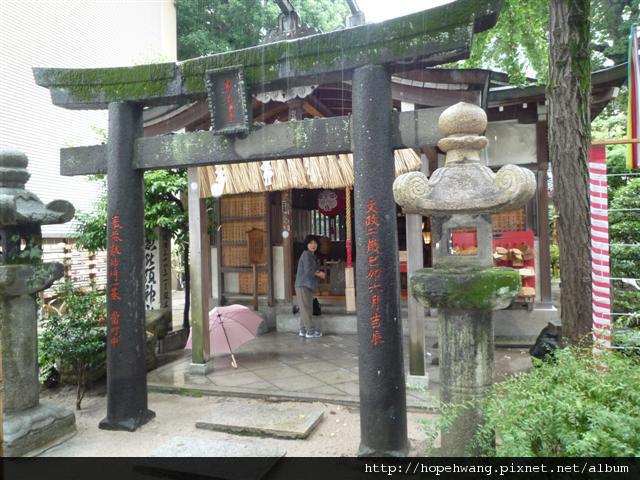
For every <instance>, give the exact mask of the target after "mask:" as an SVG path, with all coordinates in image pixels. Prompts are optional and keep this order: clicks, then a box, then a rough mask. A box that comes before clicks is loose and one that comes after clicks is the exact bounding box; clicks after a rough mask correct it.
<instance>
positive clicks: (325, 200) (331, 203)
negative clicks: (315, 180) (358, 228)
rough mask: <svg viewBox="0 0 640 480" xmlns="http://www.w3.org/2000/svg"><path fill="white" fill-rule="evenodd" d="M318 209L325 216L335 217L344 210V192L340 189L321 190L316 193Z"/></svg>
mask: <svg viewBox="0 0 640 480" xmlns="http://www.w3.org/2000/svg"><path fill="white" fill-rule="evenodd" d="M318 210H320V213H322V214H323V215H324V216H325V217H335V216H336V215H340V214H341V213H343V212H344V192H343V191H342V190H322V191H321V192H320V193H318Z"/></svg>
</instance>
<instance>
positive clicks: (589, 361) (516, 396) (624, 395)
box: [427, 347, 640, 457]
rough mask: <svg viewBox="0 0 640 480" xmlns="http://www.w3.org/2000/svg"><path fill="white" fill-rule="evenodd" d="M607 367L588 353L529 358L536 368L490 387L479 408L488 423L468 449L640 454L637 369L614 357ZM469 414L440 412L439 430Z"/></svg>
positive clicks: (506, 453)
mask: <svg viewBox="0 0 640 480" xmlns="http://www.w3.org/2000/svg"><path fill="white" fill-rule="evenodd" d="M635 358H637V357H635ZM607 363H608V365H609V369H608V370H607V371H604V372H603V371H599V370H597V369H596V368H595V367H594V366H593V358H592V356H591V353H590V351H588V350H579V349H577V348H574V347H568V348H565V349H563V350H557V351H556V353H555V355H554V359H553V360H552V361H548V362H541V361H539V360H535V359H534V364H535V365H536V367H537V368H533V369H531V370H529V371H528V372H526V373H520V374H516V375H513V376H511V377H509V378H508V379H507V380H505V381H503V382H501V383H497V384H495V385H493V387H492V388H491V390H490V392H489V394H488V395H487V396H486V397H485V398H484V399H483V400H482V401H481V403H480V408H481V409H482V411H483V414H484V417H485V424H484V426H483V427H482V428H481V429H480V431H479V432H478V434H477V435H476V437H475V440H474V445H471V446H470V448H473V449H474V450H476V449H477V450H479V451H480V452H482V454H484V455H496V456H508V457H558V456H560V457H565V456H566V457H591V456H598V457H608V456H638V455H640V369H639V367H640V364H639V363H638V361H637V360H634V357H627V356H624V355H620V354H618V353H615V352H613V353H611V354H609V355H607ZM468 407H469V405H462V406H457V407H456V406H451V405H447V406H445V408H444V410H443V411H444V412H445V413H444V414H443V416H442V417H443V418H441V419H440V421H439V425H440V426H441V427H444V428H446V427H447V425H450V424H451V422H452V418H451V417H452V416H454V415H456V414H457V412H459V411H460V409H464V408H468ZM432 431H433V430H432V427H431V430H429V428H428V429H427V435H428V437H431V438H433V433H432ZM494 432H495V434H496V438H497V442H496V443H497V444H496V447H495V450H494V449H493V439H494ZM444 453H446V452H444Z"/></svg>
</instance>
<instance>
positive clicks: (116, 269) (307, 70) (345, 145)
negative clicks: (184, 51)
mask: <svg viewBox="0 0 640 480" xmlns="http://www.w3.org/2000/svg"><path fill="white" fill-rule="evenodd" d="M501 4H502V0H458V1H455V2H453V3H450V4H448V5H445V6H442V7H438V8H434V9H430V10H425V11H422V12H419V13H415V14H412V15H407V16H405V17H401V18H396V19H393V20H389V21H386V22H382V23H378V24H370V25H362V26H357V27H352V28H347V29H343V30H339V31H335V32H330V33H324V34H318V35H311V36H308V37H303V38H298V39H294V40H287V41H280V42H275V43H270V44H265V45H259V46H256V47H251V48H246V49H243V50H237V51H233V52H228V53H221V54H217V55H211V56H207V57H200V58H196V59H192V60H187V61H184V62H178V63H162V64H151V65H140V66H135V67H123V68H95V69H57V68H34V76H35V79H36V83H37V84H38V85H41V86H43V87H47V88H49V89H50V90H51V98H52V101H53V103H54V104H55V105H59V106H61V107H64V108H70V109H104V108H108V109H109V137H108V142H107V145H106V147H105V146H95V147H84V148H74V149H63V150H62V154H61V156H62V162H61V170H62V172H63V174H67V175H82V174H89V173H98V172H101V173H104V172H106V173H107V175H108V219H109V220H108V221H109V223H108V233H107V235H108V238H107V246H108V254H109V269H108V292H107V313H108V317H109V337H108V349H107V352H108V364H107V366H108V370H107V385H108V393H107V416H106V418H105V419H104V420H103V421H102V422H101V425H100V426H101V427H102V428H110V429H125V430H135V429H136V428H137V427H138V426H139V425H141V424H143V423H144V422H146V421H147V420H148V419H149V418H151V417H152V416H153V413H152V412H151V411H150V410H149V409H148V407H147V387H146V379H145V361H144V301H143V286H144V277H143V269H142V267H143V242H144V239H143V236H144V232H143V211H144V205H143V180H142V174H143V171H144V170H147V169H152V168H179V167H193V166H196V165H199V166H203V165H207V164H209V165H211V164H216V163H229V162H234V163H238V162H250V161H259V160H263V159H273V158H288V157H299V156H305V155H321V154H327V153H339V152H347V151H352V152H353V156H354V175H355V186H354V187H355V188H354V190H355V222H356V239H357V240H356V248H357V256H356V262H357V265H359V268H358V273H357V279H356V288H357V294H358V295H357V316H358V342H359V349H358V353H359V385H360V425H361V444H360V450H359V454H360V455H375V456H387V455H396V456H401V455H406V454H407V452H408V448H409V444H408V439H407V419H406V394H405V379H404V369H403V356H402V326H401V315H400V295H399V291H400V287H399V268H398V252H397V231H396V205H395V202H394V199H393V194H392V183H393V179H394V177H395V175H394V162H393V149H395V148H403V147H420V146H424V145H433V144H435V142H436V140H437V132H436V127H435V125H436V118H437V115H438V114H439V113H440V111H439V110H438V111H431V112H429V111H425V112H421V111H417V112H407V113H402V114H397V113H395V112H393V110H392V102H391V74H392V73H394V72H399V71H407V70H413V69H416V68H420V67H425V66H433V65H437V64H441V63H445V62H451V61H454V60H457V59H462V58H466V57H467V56H468V54H469V51H470V47H471V40H472V35H473V33H474V32H481V31H484V30H486V29H488V28H491V27H492V26H493V25H494V24H495V22H496V20H497V17H498V14H499V11H500V7H501ZM229 67H235V68H236V69H237V71H238V72H241V73H240V75H241V77H243V80H244V83H245V85H246V93H247V94H255V93H257V92H260V91H268V90H274V89H278V88H284V87H291V86H295V85H310V84H322V83H327V82H334V81H343V80H351V82H352V86H353V87H352V92H353V93H352V95H353V99H352V103H353V113H352V116H351V118H345V117H338V118H328V119H319V120H306V121H300V122H294V123H292V124H282V125H270V126H264V127H261V128H257V127H255V126H250V127H249V131H248V132H245V133H244V134H240V135H237V134H236V135H224V136H215V134H214V132H198V133H190V134H180V135H172V136H160V137H152V138H141V137H142V110H143V108H144V107H145V106H155V105H178V104H184V103H187V102H191V101H194V100H200V99H203V98H205V96H206V95H207V85H206V80H205V77H206V76H207V75H208V74H209V73H210V72H211V71H212V70H215V71H221V69H228V68H229ZM210 102H212V99H211V98H210ZM212 103H214V104H215V102H212ZM214 107H215V105H214ZM227 107H228V105H227ZM190 173H193V172H192V171H191V172H190ZM190 177H191V178H195V176H194V175H190ZM196 194H197V192H196ZM194 237H195V234H194ZM195 240H197V239H196V238H194V241H195ZM194 281H197V282H198V283H199V281H200V279H194ZM205 306H206V305H205ZM200 307H202V308H195V305H194V312H193V317H192V318H193V321H192V328H193V329H194V331H193V333H194V342H193V344H194V355H193V359H194V362H195V363H197V364H200V365H203V368H204V365H206V364H207V362H208V361H209V349H208V345H207V342H208V322H207V318H206V311H207V309H206V308H204V307H203V306H202V305H200Z"/></svg>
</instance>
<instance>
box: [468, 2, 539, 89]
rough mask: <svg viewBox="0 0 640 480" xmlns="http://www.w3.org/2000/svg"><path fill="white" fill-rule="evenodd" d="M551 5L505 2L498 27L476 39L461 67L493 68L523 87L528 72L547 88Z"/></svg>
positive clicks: (477, 36) (479, 35) (477, 35)
mask: <svg viewBox="0 0 640 480" xmlns="http://www.w3.org/2000/svg"><path fill="white" fill-rule="evenodd" d="M548 18H549V2H548V1H547V0H505V2H504V4H503V7H502V11H501V12H500V17H499V19H498V23H497V24H496V26H495V27H494V28H492V29H490V30H488V31H486V32H482V33H479V34H475V35H474V36H473V46H472V48H471V57H470V58H469V59H468V60H465V61H463V62H461V63H460V65H461V66H462V67H465V68H494V69H498V70H502V71H504V72H505V73H507V74H508V75H509V77H510V80H511V83H513V84H515V85H524V84H527V83H530V82H529V81H528V80H527V75H526V72H527V68H528V67H530V68H532V69H533V70H534V71H535V74H536V76H537V80H538V83H540V84H544V83H545V82H546V79H547V71H548V52H549V32H548V30H549V27H548Z"/></svg>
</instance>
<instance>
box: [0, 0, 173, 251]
mask: <svg viewBox="0 0 640 480" xmlns="http://www.w3.org/2000/svg"><path fill="white" fill-rule="evenodd" d="M175 25H176V20H175V5H174V0H145V1H144V2H140V1H136V2H134V1H124V0H110V1H83V0H65V1H55V0H42V1H36V0H1V1H0V32H1V33H0V35H1V37H2V41H1V42H0V65H1V68H0V105H1V106H2V107H1V108H0V146H9V147H13V148H17V149H19V150H22V151H23V152H24V153H25V154H26V155H27V156H28V157H29V167H28V168H29V171H30V172H31V180H30V181H29V183H27V188H28V189H30V190H31V191H33V192H34V193H35V194H36V195H38V196H39V197H40V199H41V200H42V201H43V202H45V203H47V202H49V201H51V200H53V199H56V198H61V199H65V200H69V201H70V202H71V203H73V204H74V205H75V207H76V210H81V211H82V210H88V209H90V208H91V206H92V204H93V202H94V201H95V199H96V197H97V195H98V194H99V188H98V185H97V184H96V183H95V182H90V181H88V180H86V179H85V178H82V177H62V176H60V175H59V168H60V167H59V150H60V148H62V147H69V146H81V145H92V144H96V143H100V142H101V141H103V140H104V135H105V134H106V126H107V114H106V111H77V110H65V109H62V108H59V107H55V106H53V105H52V103H51V100H50V97H49V92H48V90H47V89H45V88H41V87H38V86H37V85H36V84H35V83H34V80H33V74H32V72H31V68H32V67H34V66H38V67H74V68H82V67H115V66H125V65H134V64H140V63H149V62H153V61H172V60H175V59H176V28H175ZM71 229H72V226H71V225H70V224H66V225H59V226H48V227H45V228H44V231H43V233H44V235H45V236H47V237H58V238H62V237H66V236H68V235H69V234H70V232H71Z"/></svg>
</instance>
